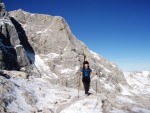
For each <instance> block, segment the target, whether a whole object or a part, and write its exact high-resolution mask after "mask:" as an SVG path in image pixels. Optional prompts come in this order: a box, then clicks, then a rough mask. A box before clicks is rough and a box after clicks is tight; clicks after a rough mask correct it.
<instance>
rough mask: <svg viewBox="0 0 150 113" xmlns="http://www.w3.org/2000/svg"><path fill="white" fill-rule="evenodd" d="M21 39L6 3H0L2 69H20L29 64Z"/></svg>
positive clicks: (0, 54) (0, 61)
mask: <svg viewBox="0 0 150 113" xmlns="http://www.w3.org/2000/svg"><path fill="white" fill-rule="evenodd" d="M20 41H21V39H19V36H18V32H17V31H16V29H15V27H14V24H13V23H12V21H11V20H10V17H9V14H8V12H7V11H6V9H5V5H4V4H3V3H0V65H1V68H2V69H9V70H19V69H20V68H21V67H25V66H26V65H28V64H29V59H28V58H27V55H26V52H25V50H24V48H23V46H22V45H21V43H20Z"/></svg>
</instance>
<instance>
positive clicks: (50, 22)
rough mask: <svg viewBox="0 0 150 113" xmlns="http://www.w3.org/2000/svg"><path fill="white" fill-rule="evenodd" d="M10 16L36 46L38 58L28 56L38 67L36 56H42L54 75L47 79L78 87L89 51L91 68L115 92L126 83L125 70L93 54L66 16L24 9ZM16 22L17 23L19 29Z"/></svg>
mask: <svg viewBox="0 0 150 113" xmlns="http://www.w3.org/2000/svg"><path fill="white" fill-rule="evenodd" d="M10 16H11V20H12V21H16V22H18V24H20V27H22V29H23V30H24V31H25V33H24V34H26V37H27V38H28V42H29V43H30V45H32V48H33V50H34V52H35V55H31V54H30V55H28V56H29V57H30V59H31V60H32V62H33V63H35V65H36V57H37V56H36V55H38V57H40V58H41V59H42V60H43V63H44V64H45V65H46V66H47V67H48V68H47V69H48V70H51V72H52V73H51V74H49V73H47V74H46V76H54V75H56V76H57V78H58V81H59V82H60V83H62V84H64V85H66V84H67V85H68V86H70V87H76V86H77V82H78V77H77V76H78V75H79V73H78V72H79V69H80V67H81V66H82V62H83V54H84V52H86V55H87V60H88V61H89V62H90V64H91V68H92V69H94V71H96V72H98V75H99V77H103V78H105V79H106V81H110V82H111V83H112V84H113V85H114V90H115V91H117V90H121V89H119V86H118V84H119V83H122V84H125V79H124V77H123V73H122V71H121V70H119V68H118V67H117V66H116V65H115V64H113V63H111V62H109V61H107V60H106V59H104V58H103V57H101V56H99V55H98V54H96V53H94V52H92V51H90V50H89V49H88V47H87V46H86V45H85V44H84V43H82V42H81V41H79V40H78V39H77V38H76V37H75V36H74V35H73V34H72V32H71V30H70V28H69V26H68V24H67V23H66V21H65V20H64V19H63V18H62V17H59V16H49V15H42V14H31V13H28V12H25V11H23V10H16V11H12V12H10ZM16 22H13V23H14V25H15V26H16ZM16 28H17V27H16ZM31 56H32V57H31ZM36 66H37V68H38V69H39V70H40V72H41V73H44V72H45V71H47V69H46V68H45V69H41V68H40V67H42V66H39V65H38V64H37V65H36ZM100 72H101V73H100ZM98 83H100V81H98ZM99 85H100V84H99ZM116 86H118V87H116ZM116 89H117V90H116Z"/></svg>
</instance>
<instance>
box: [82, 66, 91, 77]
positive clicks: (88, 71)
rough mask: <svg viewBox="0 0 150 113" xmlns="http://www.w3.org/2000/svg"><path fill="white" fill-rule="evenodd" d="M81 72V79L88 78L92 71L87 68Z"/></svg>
mask: <svg viewBox="0 0 150 113" xmlns="http://www.w3.org/2000/svg"><path fill="white" fill-rule="evenodd" d="M81 72H82V73H83V77H90V74H91V72H92V70H91V69H90V68H88V69H84V68H82V69H81Z"/></svg>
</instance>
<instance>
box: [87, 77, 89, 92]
mask: <svg viewBox="0 0 150 113" xmlns="http://www.w3.org/2000/svg"><path fill="white" fill-rule="evenodd" d="M89 89H90V78H88V79H87V92H88V94H89Z"/></svg>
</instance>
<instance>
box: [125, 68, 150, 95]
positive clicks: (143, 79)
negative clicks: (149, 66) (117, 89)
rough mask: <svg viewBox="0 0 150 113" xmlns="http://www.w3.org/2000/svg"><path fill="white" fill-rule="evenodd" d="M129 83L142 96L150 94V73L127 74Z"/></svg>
mask: <svg viewBox="0 0 150 113" xmlns="http://www.w3.org/2000/svg"><path fill="white" fill-rule="evenodd" d="M124 74H125V78H126V80H127V83H128V84H129V85H130V86H131V87H132V88H133V89H134V90H136V91H137V92H139V93H141V94H150V72H148V71H143V72H125V73H124Z"/></svg>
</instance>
